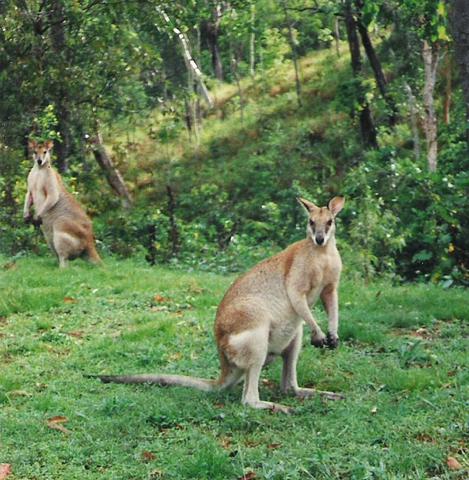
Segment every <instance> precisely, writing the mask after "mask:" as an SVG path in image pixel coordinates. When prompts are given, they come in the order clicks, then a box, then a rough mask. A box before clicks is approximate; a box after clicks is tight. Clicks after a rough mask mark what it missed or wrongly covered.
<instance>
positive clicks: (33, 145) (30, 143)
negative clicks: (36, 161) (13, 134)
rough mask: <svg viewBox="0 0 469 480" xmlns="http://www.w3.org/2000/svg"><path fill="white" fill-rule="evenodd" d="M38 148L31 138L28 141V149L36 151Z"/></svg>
mask: <svg viewBox="0 0 469 480" xmlns="http://www.w3.org/2000/svg"><path fill="white" fill-rule="evenodd" d="M36 147H37V142H36V140H32V139H31V138H30V139H29V140H28V148H29V149H30V150H34V149H35V148H36Z"/></svg>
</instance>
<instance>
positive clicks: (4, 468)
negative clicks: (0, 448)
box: [0, 463, 12, 480]
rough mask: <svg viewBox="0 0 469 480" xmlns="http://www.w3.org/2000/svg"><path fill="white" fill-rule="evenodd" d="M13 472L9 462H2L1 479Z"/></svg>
mask: <svg viewBox="0 0 469 480" xmlns="http://www.w3.org/2000/svg"><path fill="white" fill-rule="evenodd" d="M11 473H12V471H11V465H10V464H9V463H0V480H5V478H7V477H8V475H10V474H11Z"/></svg>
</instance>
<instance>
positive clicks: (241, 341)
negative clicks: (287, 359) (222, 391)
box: [230, 329, 291, 413]
mask: <svg viewBox="0 0 469 480" xmlns="http://www.w3.org/2000/svg"><path fill="white" fill-rule="evenodd" d="M267 342H268V332H266V331H264V329H257V330H250V331H244V332H242V333H240V334H237V335H233V337H232V338H231V341H230V345H231V346H232V347H234V349H235V351H237V352H240V354H239V355H237V356H234V358H232V359H231V361H232V362H233V363H234V364H235V365H236V366H237V367H238V369H240V370H241V371H244V372H245V378H244V388H243V397H242V403H243V404H244V405H248V406H250V407H252V408H261V409H270V410H273V411H278V412H283V413H289V412H290V410H291V409H290V408H288V407H285V406H284V405H279V404H276V403H272V402H264V401H262V400H260V398H259V379H260V375H261V370H262V367H263V365H264V363H265V360H266V358H267Z"/></svg>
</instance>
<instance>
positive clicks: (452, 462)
mask: <svg viewBox="0 0 469 480" xmlns="http://www.w3.org/2000/svg"><path fill="white" fill-rule="evenodd" d="M446 465H448V468H449V469H450V470H461V468H462V465H461V464H460V463H459V462H458V461H457V460H456V459H455V458H454V457H448V458H447V459H446Z"/></svg>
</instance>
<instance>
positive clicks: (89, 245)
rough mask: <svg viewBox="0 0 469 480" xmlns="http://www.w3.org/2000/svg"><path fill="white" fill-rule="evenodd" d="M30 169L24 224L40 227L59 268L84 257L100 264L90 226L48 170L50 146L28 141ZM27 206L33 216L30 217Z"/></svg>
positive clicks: (77, 206) (57, 177) (49, 168)
mask: <svg viewBox="0 0 469 480" xmlns="http://www.w3.org/2000/svg"><path fill="white" fill-rule="evenodd" d="M28 145H29V148H30V150H31V151H32V154H33V160H34V166H33V168H32V169H31V171H30V172H29V175H28V191H27V193H26V198H25V201H24V209H23V216H24V220H25V221H27V222H28V221H33V223H35V224H40V225H41V229H42V231H43V233H44V236H45V237H46V241H47V244H48V245H49V247H50V248H51V250H52V251H53V252H54V253H55V254H56V255H57V258H58V260H59V265H60V267H65V266H66V265H67V261H68V260H69V259H74V258H76V257H79V256H81V255H84V254H86V255H87V256H88V259H89V260H90V262H92V263H96V264H99V263H101V258H100V257H99V255H98V252H97V251H96V247H95V242H94V235H93V225H92V223H91V220H90V218H89V217H88V215H87V214H86V213H85V212H84V210H83V208H82V207H81V205H80V204H79V203H78V202H77V201H76V200H75V198H74V197H73V196H72V195H71V194H70V193H69V192H67V190H66V189H65V186H64V184H63V182H62V178H61V177H60V175H59V174H58V172H57V171H56V170H55V169H54V168H52V166H51V150H52V147H53V142H52V141H51V140H48V141H46V142H44V143H37V142H36V141H34V140H30V141H29V143H28ZM31 206H34V211H35V214H34V216H33V217H32V216H31Z"/></svg>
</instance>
